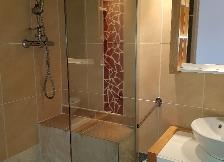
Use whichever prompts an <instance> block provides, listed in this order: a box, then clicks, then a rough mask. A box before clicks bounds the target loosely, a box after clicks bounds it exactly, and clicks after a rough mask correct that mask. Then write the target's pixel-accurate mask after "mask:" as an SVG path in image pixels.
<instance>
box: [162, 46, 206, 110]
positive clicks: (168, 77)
mask: <svg viewBox="0 0 224 162" xmlns="http://www.w3.org/2000/svg"><path fill="white" fill-rule="evenodd" d="M169 47H170V46H169V45H163V52H162V69H161V97H162V98H163V99H164V100H165V101H166V102H173V103H177V104H181V105H188V106H195V107H202V100H203V86H204V74H197V73H178V74H176V75H174V74H169Z"/></svg>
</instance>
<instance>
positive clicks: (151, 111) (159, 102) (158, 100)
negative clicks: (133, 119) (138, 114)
mask: <svg viewBox="0 0 224 162" xmlns="http://www.w3.org/2000/svg"><path fill="white" fill-rule="evenodd" d="M154 102H155V105H154V106H153V107H152V109H151V110H150V111H149V112H148V113H147V114H146V115H145V116H144V118H143V119H142V120H141V121H140V122H139V123H138V124H137V128H140V127H141V126H142V125H143V123H144V122H145V121H146V119H148V117H149V116H150V115H151V114H152V113H153V111H154V110H155V108H157V107H161V105H162V103H163V101H162V99H161V98H160V97H157V98H156V99H155V101H154Z"/></svg>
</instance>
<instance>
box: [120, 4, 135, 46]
mask: <svg viewBox="0 0 224 162" xmlns="http://www.w3.org/2000/svg"><path fill="white" fill-rule="evenodd" d="M136 13H137V6H136V1H135V0H133V1H130V0H124V15H123V17H124V18H123V20H124V27H123V33H124V42H125V43H135V42H136V40H135V39H136V31H137V29H136V27H137V16H136Z"/></svg>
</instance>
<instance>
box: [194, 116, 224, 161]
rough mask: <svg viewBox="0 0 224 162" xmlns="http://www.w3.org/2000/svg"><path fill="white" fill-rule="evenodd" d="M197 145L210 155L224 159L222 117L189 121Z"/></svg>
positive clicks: (223, 126) (223, 124)
mask: <svg viewBox="0 0 224 162" xmlns="http://www.w3.org/2000/svg"><path fill="white" fill-rule="evenodd" d="M191 127H192V130H193V134H194V136H195V138H196V140H197V141H198V143H199V145H200V146H201V147H202V148H203V149H204V150H205V151H206V152H207V153H208V154H209V155H211V156H212V157H214V158H216V159H219V160H222V161H224V117H206V118H199V119H196V120H194V121H193V122H192V123H191Z"/></svg>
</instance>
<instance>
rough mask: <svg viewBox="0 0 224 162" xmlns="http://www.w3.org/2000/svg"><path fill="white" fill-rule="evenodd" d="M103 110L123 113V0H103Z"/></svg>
mask: <svg viewBox="0 0 224 162" xmlns="http://www.w3.org/2000/svg"><path fill="white" fill-rule="evenodd" d="M103 8H104V11H103V17H104V64H105V66H104V110H105V111H110V112H112V113H118V114H123V84H124V83H123V82H124V69H123V54H124V48H123V10H124V9H123V8H124V7H123V0H113V1H108V0H103Z"/></svg>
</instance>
